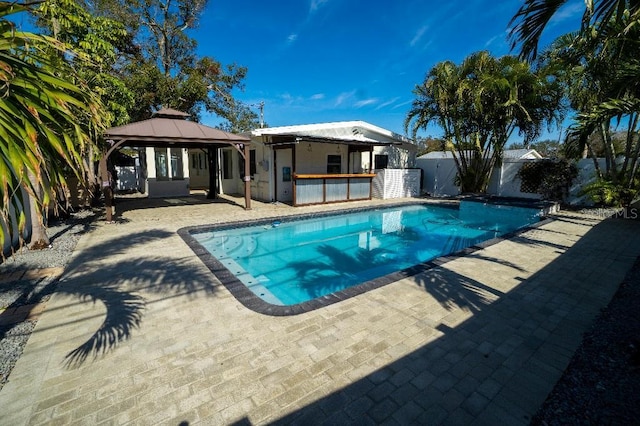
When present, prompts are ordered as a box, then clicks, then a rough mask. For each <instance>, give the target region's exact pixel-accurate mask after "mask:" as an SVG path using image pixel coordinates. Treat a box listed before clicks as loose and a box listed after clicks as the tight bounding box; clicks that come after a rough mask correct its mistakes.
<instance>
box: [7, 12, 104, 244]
mask: <svg viewBox="0 0 640 426" xmlns="http://www.w3.org/2000/svg"><path fill="white" fill-rule="evenodd" d="M27 10H28V7H27V6H25V5H20V4H16V3H8V2H0V70H1V71H0V93H1V96H0V196H1V197H2V200H3V204H2V210H0V213H1V217H2V221H3V222H4V223H5V224H6V225H7V229H8V235H7V234H5V231H4V229H2V227H0V243H2V244H4V241H5V239H6V238H7V237H9V238H11V239H13V236H14V233H13V230H12V227H11V225H10V224H11V223H12V222H11V218H10V215H11V211H12V210H13V211H14V213H15V215H16V216H17V225H18V230H17V231H18V234H19V238H22V235H23V232H24V228H25V224H26V216H25V199H24V197H23V195H22V190H25V191H26V192H27V193H28V194H29V195H30V196H32V197H34V199H35V200H36V203H35V204H33V205H32V212H34V213H35V215H36V218H35V220H36V222H35V223H36V224H37V223H43V222H44V215H43V212H45V211H46V209H47V206H48V205H49V204H50V202H51V200H52V199H54V193H55V192H56V190H58V189H60V188H63V187H64V186H65V184H66V176H67V174H68V173H69V172H71V173H72V174H75V175H77V176H81V175H82V170H83V164H82V158H81V152H82V151H83V150H84V149H85V148H86V147H87V146H89V145H90V144H91V143H92V139H91V134H90V133H89V132H88V130H87V129H91V131H92V132H94V133H93V134H95V132H98V131H99V130H100V129H101V127H102V122H101V120H100V118H101V117H102V116H103V114H102V109H101V106H100V104H99V103H98V102H97V100H96V99H95V98H94V97H93V96H92V94H91V92H90V91H89V90H87V88H86V87H84V86H83V85H82V83H81V80H80V79H77V80H76V81H73V82H72V81H71V79H70V78H69V77H70V76H73V75H74V73H73V70H72V69H71V68H70V67H68V66H67V65H66V64H65V63H64V62H60V63H58V62H54V61H52V59H51V57H50V56H49V55H47V54H46V53H44V52H46V51H47V50H48V49H56V50H58V51H60V52H68V50H67V49H66V47H65V46H64V45H63V44H61V43H59V42H58V41H56V40H55V39H52V38H49V37H46V36H41V35H36V34H31V33H27V32H22V31H17V30H16V29H15V27H14V25H13V24H12V23H11V22H10V21H8V20H7V17H8V16H9V15H11V14H14V13H18V12H25V11H27ZM86 123H90V125H89V126H87V125H85V124H86ZM35 229H37V227H36V228H35ZM46 245H48V239H47V238H46V234H45V235H44V236H41V235H32V237H31V246H32V247H34V248H37V247H39V246H46Z"/></svg>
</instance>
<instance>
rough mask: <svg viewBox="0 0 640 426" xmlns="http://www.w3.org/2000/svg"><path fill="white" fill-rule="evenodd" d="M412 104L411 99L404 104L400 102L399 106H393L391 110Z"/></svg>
mask: <svg viewBox="0 0 640 426" xmlns="http://www.w3.org/2000/svg"><path fill="white" fill-rule="evenodd" d="M412 102H413V99H411V100H409V101H406V102H402V103H400V104H397V105H394V106H393V109H398V108H400V107H403V106H405V105H409V104H410V103H412Z"/></svg>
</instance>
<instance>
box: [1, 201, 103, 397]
mask: <svg viewBox="0 0 640 426" xmlns="http://www.w3.org/2000/svg"><path fill="white" fill-rule="evenodd" d="M98 214H99V212H97V211H94V210H89V209H87V210H80V211H78V212H75V213H72V214H71V215H70V216H69V217H67V218H65V219H59V220H55V221H52V222H51V223H50V224H49V227H48V228H47V234H48V235H49V240H50V242H51V246H50V248H48V249H44V250H29V249H28V248H27V247H23V248H21V249H20V250H18V251H16V252H15V253H14V254H13V255H12V256H10V257H8V258H7V259H5V260H4V261H3V262H2V263H1V264H0V276H5V275H8V274H10V273H12V272H15V271H28V270H34V269H43V268H54V267H64V266H65V265H66V264H67V263H68V262H69V260H70V258H71V254H72V252H73V249H74V248H75V246H76V244H77V243H78V240H79V239H80V237H81V236H82V235H83V234H84V233H86V232H89V231H90V230H91V229H92V227H93V223H94V222H95V219H96V218H97V217H98ZM56 284H57V279H56V278H53V277H46V278H40V279H36V280H20V281H14V282H7V283H0V315H2V312H3V311H4V310H5V309H12V308H18V307H20V306H25V305H31V304H35V303H41V302H46V301H47V300H48V299H49V297H50V296H51V294H52V293H53V291H54V290H55V287H56ZM35 325H36V321H32V320H27V321H22V322H19V323H16V324H6V325H2V324H0V390H1V389H2V387H3V386H4V384H5V383H6V382H7V379H8V377H9V373H10V372H11V369H12V368H13V366H14V365H15V363H16V361H17V360H18V358H19V357H20V355H22V350H23V348H24V346H25V345H26V344H27V340H29V336H30V335H31V332H32V331H33V328H34V327H35Z"/></svg>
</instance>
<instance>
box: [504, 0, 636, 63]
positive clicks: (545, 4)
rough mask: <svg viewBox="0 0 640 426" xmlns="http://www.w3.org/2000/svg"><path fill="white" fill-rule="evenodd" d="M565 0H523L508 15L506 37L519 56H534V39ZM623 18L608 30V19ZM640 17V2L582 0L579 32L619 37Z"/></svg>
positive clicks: (538, 39)
mask: <svg viewBox="0 0 640 426" xmlns="http://www.w3.org/2000/svg"><path fill="white" fill-rule="evenodd" d="M567 2H568V0H525V1H524V4H523V5H522V6H521V7H520V9H518V12H516V14H515V15H514V16H513V18H511V22H509V26H510V27H511V31H510V33H509V37H510V39H511V41H512V44H511V46H512V48H514V49H515V48H516V47H517V46H518V45H519V46H520V57H521V58H526V59H529V60H531V59H534V58H535V57H536V56H537V53H538V42H539V41H540V37H541V36H542V33H543V31H544V29H545V28H546V27H547V25H548V24H549V22H550V21H551V18H553V17H554V16H555V15H556V14H557V13H558V11H559V10H560V9H561V8H562V6H564V5H565V4H566V3H567ZM623 19H624V20H626V21H627V25H625V26H623V27H622V28H620V30H619V31H618V32H617V33H615V34H612V33H611V32H610V31H607V30H606V28H601V26H602V25H604V26H605V27H606V26H607V25H609V23H610V22H617V23H619V22H622V20H623ZM639 21H640V2H637V1H634V0H589V1H585V10H584V13H583V15H582V26H581V32H582V33H586V32H592V33H593V34H595V35H596V37H597V38H598V39H599V41H601V42H602V41H604V40H606V39H608V38H611V37H614V38H617V37H620V36H622V35H623V34H624V33H625V32H626V31H628V30H629V29H631V28H633V27H634V26H636V25H637V24H638V23H639Z"/></svg>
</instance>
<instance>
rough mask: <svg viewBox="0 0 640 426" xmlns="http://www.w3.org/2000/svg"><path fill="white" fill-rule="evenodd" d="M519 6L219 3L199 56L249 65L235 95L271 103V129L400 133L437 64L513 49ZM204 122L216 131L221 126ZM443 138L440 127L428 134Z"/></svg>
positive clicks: (576, 14) (285, 0)
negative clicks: (338, 125) (354, 123)
mask: <svg viewBox="0 0 640 426" xmlns="http://www.w3.org/2000/svg"><path fill="white" fill-rule="evenodd" d="M521 4H522V1H521V0H504V1H495V0H467V1H460V0H452V1H439V2H435V1H424V0H422V1H420V0H413V1H407V0H401V1H396V2H391V1H381V0H370V1H362V0H281V1H277V2H261V1H255V0H216V1H210V2H209V5H208V6H207V9H206V11H205V13H204V15H203V16H202V18H201V21H200V25H199V27H198V29H197V30H195V31H193V32H192V33H191V36H193V37H195V38H196V39H197V40H198V43H199V53H200V54H202V55H210V56H213V57H215V58H216V59H218V60H219V61H221V62H222V63H223V64H229V63H233V62H235V63H237V64H239V65H243V66H246V67H247V68H248V75H247V78H246V79H245V90H244V92H240V91H238V92H236V93H235V96H236V97H237V98H238V99H240V100H242V101H244V102H246V103H248V104H254V105H256V106H255V109H254V110H255V111H256V112H258V107H257V104H258V103H260V102H264V105H265V106H264V118H265V121H266V122H267V123H268V125H269V126H271V127H275V126H285V125H295V124H310V123H319V122H330V121H344V120H363V121H367V122H370V123H371V124H374V125H377V126H380V127H384V128H386V129H389V130H392V131H394V132H397V133H401V134H403V133H404V129H403V122H404V119H405V116H406V114H407V111H408V110H409V108H410V103H411V101H412V100H413V98H414V97H413V94H412V90H413V88H414V87H415V86H416V85H417V84H419V83H421V82H422V81H423V80H424V77H425V75H426V73H427V72H428V71H429V70H430V69H431V68H432V67H433V66H434V65H435V64H436V63H438V62H440V61H443V60H452V61H454V62H456V63H460V62H461V61H462V60H463V59H464V58H465V57H466V56H468V55H469V54H471V53H472V52H475V51H479V50H489V51H491V53H492V54H493V55H495V56H501V55H505V54H508V53H509V52H510V49H509V43H508V41H507V32H508V24H509V20H510V19H511V17H512V16H513V15H514V13H515V12H516V11H517V10H518V8H519V7H520V5H521ZM583 10H584V2H583V1H581V0H575V1H571V2H569V3H568V4H567V5H566V6H565V7H564V8H563V9H562V10H561V11H560V13H559V14H558V16H557V18H555V19H554V21H553V22H552V23H551V25H549V27H548V29H547V30H546V31H545V34H544V40H543V43H542V44H546V43H547V42H548V41H550V40H552V39H553V38H555V36H557V35H560V34H564V33H566V32H569V31H572V30H576V29H577V28H578V27H579V25H580V17H581V14H582V12H583ZM202 118H203V119H202V121H203V122H204V123H205V124H209V125H215V124H216V123H217V122H218V121H219V120H217V119H216V117H214V116H211V115H207V114H204V115H203V117H202ZM555 133H556V135H557V132H555ZM440 134H441V131H440V129H438V128H437V127H433V128H431V129H429V130H428V131H426V132H423V133H422V135H423V136H426V135H433V136H438V135H440ZM550 137H554V136H553V133H552V135H550ZM555 137H557V136H555Z"/></svg>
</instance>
